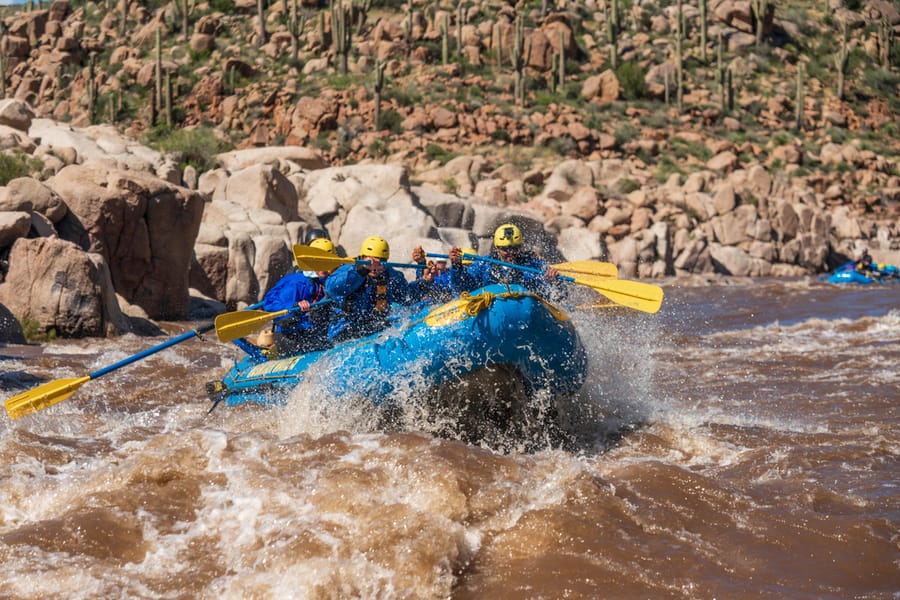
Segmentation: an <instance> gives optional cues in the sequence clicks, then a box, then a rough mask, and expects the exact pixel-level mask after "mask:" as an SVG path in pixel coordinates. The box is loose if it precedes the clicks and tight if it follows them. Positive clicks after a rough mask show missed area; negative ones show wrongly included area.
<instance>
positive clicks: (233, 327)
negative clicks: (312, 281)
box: [216, 269, 331, 342]
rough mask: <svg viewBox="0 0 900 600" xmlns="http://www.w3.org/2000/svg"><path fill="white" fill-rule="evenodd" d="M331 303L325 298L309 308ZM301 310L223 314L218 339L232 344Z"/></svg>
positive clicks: (288, 309)
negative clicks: (270, 323)
mask: <svg viewBox="0 0 900 600" xmlns="http://www.w3.org/2000/svg"><path fill="white" fill-rule="evenodd" d="M322 270H324V269H322ZM329 302H331V299H330V298H325V299H324V300H319V301H318V302H313V303H312V304H310V305H309V307H310V308H313V307H314V306H322V305H324V304H328V303H329ZM300 310H301V309H300V307H299V306H295V307H294V308H286V309H284V310H279V311H277V312H266V311H264V310H238V311H235V312H230V313H223V314H221V315H219V316H218V317H216V337H218V338H219V341H220V342H230V341H232V340H236V339H238V338H242V337H247V336H248V335H250V334H252V333H254V332H256V331H257V330H258V329H259V328H260V327H262V326H263V325H265V324H266V323H268V322H270V321H273V320H275V319H277V318H279V317H283V316H285V315H289V314H291V313H296V312H300Z"/></svg>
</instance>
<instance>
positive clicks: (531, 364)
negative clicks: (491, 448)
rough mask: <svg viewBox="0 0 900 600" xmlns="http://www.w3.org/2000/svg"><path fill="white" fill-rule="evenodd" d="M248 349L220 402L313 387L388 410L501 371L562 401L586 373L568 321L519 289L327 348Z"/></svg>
mask: <svg viewBox="0 0 900 600" xmlns="http://www.w3.org/2000/svg"><path fill="white" fill-rule="evenodd" d="M241 345H242V347H243V348H244V349H245V350H248V351H249V354H248V356H246V357H245V358H243V359H242V360H240V361H239V362H237V363H236V364H235V365H234V367H232V368H231V369H230V370H229V371H228V372H227V373H226V375H225V377H224V378H223V379H222V381H221V382H211V383H210V384H207V391H208V393H209V394H210V397H211V398H212V399H213V400H214V401H217V402H218V401H225V403H226V404H227V405H229V406H233V405H238V404H244V403H247V402H254V403H258V404H279V403H284V402H285V401H286V400H287V398H288V396H289V395H290V393H291V390H293V389H294V388H296V387H297V386H299V385H301V384H303V383H304V382H308V383H313V384H314V385H316V387H317V389H319V390H325V391H327V393H328V395H329V396H330V397H331V398H333V399H335V400H338V401H339V400H340V399H342V398H350V397H363V398H366V399H368V400H369V401H370V402H371V403H372V404H373V405H376V406H380V405H383V404H389V403H390V401H391V399H392V398H394V397H395V396H400V395H406V394H410V393H413V394H415V393H424V392H428V391H430V390H434V389H436V388H437V389H440V388H441V387H442V386H444V385H447V384H451V383H453V382H455V381H458V380H459V379H460V378H463V377H465V376H467V375H469V374H472V373H476V372H478V371H480V370H483V369H486V368H492V367H502V368H503V369H505V370H506V371H507V372H509V373H514V374H515V376H516V377H517V378H518V379H519V381H518V382H517V383H522V384H524V386H525V389H526V390H527V391H528V392H529V393H534V392H536V391H538V390H546V391H548V392H549V393H550V394H552V395H554V396H556V395H561V394H570V393H573V392H575V391H577V390H578V389H579V388H580V387H581V385H582V384H583V383H584V380H585V375H586V370H587V358H586V355H585V351H584V347H583V346H582V343H581V340H580V339H579V337H578V334H577V332H576V331H575V327H574V325H573V324H572V322H571V321H570V320H569V319H568V317H567V316H566V314H565V313H564V312H563V311H562V310H560V309H559V308H557V307H555V306H553V305H552V304H550V303H549V302H547V301H545V300H544V299H542V298H540V297H538V296H536V295H535V294H532V293H530V292H528V291H527V290H526V289H525V288H523V287H521V286H516V285H511V286H506V285H491V286H487V287H484V288H481V289H479V290H476V291H474V292H472V293H471V294H468V295H463V296H462V297H461V298H460V299H458V300H454V301H452V302H448V303H446V304H443V305H441V306H438V307H437V308H434V307H428V308H424V309H421V310H420V311H419V312H417V313H414V314H412V315H411V316H410V317H409V318H407V319H404V320H403V321H402V322H400V323H397V324H395V325H394V326H393V327H390V328H388V329H387V330H385V331H382V332H380V333H377V334H373V335H371V336H369V337H366V338H362V339H359V340H352V341H349V342H346V343H343V344H340V345H338V346H335V347H333V348H329V349H327V350H322V351H317V352H310V353H307V354H300V355H296V356H289V357H283V358H275V359H269V358H267V357H266V356H265V355H264V353H263V352H260V351H259V350H258V349H256V347H255V346H252V345H250V344H248V343H247V342H246V341H244V342H242V344H241Z"/></svg>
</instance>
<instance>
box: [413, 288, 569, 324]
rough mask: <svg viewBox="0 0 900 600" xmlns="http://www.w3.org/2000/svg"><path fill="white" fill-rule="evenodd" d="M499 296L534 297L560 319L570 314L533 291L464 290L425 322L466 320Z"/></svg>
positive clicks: (434, 311)
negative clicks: (496, 291)
mask: <svg viewBox="0 0 900 600" xmlns="http://www.w3.org/2000/svg"><path fill="white" fill-rule="evenodd" d="M497 298H503V299H509V300H515V299H518V298H534V299H536V300H538V301H539V302H540V303H541V304H543V305H544V306H545V307H546V308H547V310H548V311H550V314H552V315H553V316H554V317H556V318H557V319H558V320H560V321H566V320H568V318H569V317H568V315H566V313H565V312H563V311H562V310H561V309H560V308H558V307H556V306H554V305H553V304H551V303H549V302H547V301H546V300H544V299H543V298H542V297H540V296H538V295H537V294H533V293H531V292H513V291H511V290H509V291H506V292H503V293H500V294H494V293H491V292H486V291H482V292H481V293H480V294H478V295H477V296H473V295H471V294H469V292H463V293H462V294H460V295H459V299H458V300H454V301H453V302H450V303H448V304H444V305H443V306H440V307H438V308H436V309H435V310H433V311H432V312H431V313H429V315H428V316H427V317H425V323H426V324H428V325H431V326H432V327H438V326H441V325H450V324H451V323H457V322H459V321H465V320H466V319H469V318H471V317H474V316H475V315H477V314H478V313H480V312H481V311H483V310H485V309H487V308H490V306H491V304H493V302H494V300H496V299H497Z"/></svg>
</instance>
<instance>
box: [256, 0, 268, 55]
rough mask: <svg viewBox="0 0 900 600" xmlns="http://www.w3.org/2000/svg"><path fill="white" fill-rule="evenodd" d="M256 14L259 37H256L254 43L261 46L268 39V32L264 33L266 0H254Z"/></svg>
mask: <svg viewBox="0 0 900 600" xmlns="http://www.w3.org/2000/svg"><path fill="white" fill-rule="evenodd" d="M256 16H257V19H258V22H259V25H258V29H259V31H258V33H259V37H258V38H257V39H256V45H257V46H258V47H262V46H264V45H265V43H266V42H267V41H268V38H267V35H268V34H267V33H266V0H256Z"/></svg>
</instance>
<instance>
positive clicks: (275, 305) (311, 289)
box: [263, 273, 328, 333]
mask: <svg viewBox="0 0 900 600" xmlns="http://www.w3.org/2000/svg"><path fill="white" fill-rule="evenodd" d="M324 298H325V285H324V284H323V283H322V281H321V280H320V279H319V278H318V277H310V276H308V275H306V274H305V273H288V274H287V275H285V276H284V277H282V278H281V279H279V280H278V283H276V284H275V285H274V286H273V287H272V289H271V290H269V291H268V292H266V295H265V296H263V310H266V311H268V312H277V311H279V310H285V309H290V308H294V307H296V306H297V303H299V302H301V301H303V300H306V301H307V302H309V303H310V304H312V303H314V302H318V301H320V300H323V299H324ZM313 313H314V314H315V315H316V316H314V317H313V318H311V317H310V314H311V313H302V312H296V313H293V314H291V315H287V316H285V317H281V318H279V319H276V320H275V321H273V323H274V325H275V331H277V332H280V333H301V332H305V331H308V330H310V329H312V328H314V327H317V326H321V327H324V326H325V323H324V319H323V317H322V315H327V314H328V311H326V310H323V309H319V310H317V311H313Z"/></svg>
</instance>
